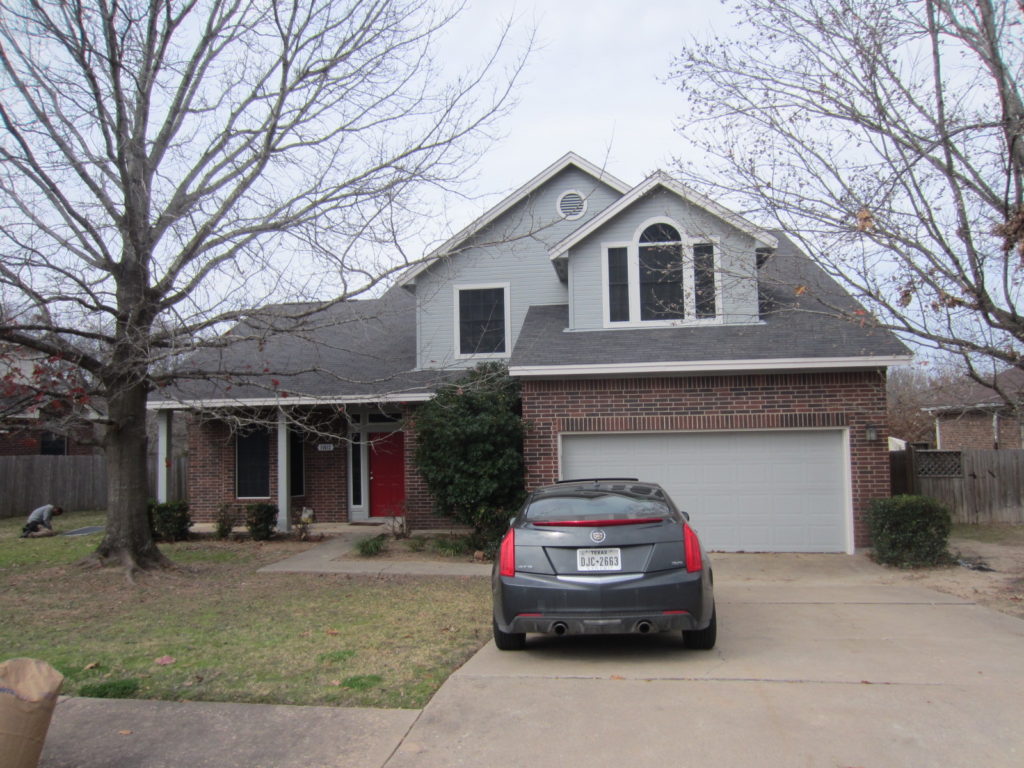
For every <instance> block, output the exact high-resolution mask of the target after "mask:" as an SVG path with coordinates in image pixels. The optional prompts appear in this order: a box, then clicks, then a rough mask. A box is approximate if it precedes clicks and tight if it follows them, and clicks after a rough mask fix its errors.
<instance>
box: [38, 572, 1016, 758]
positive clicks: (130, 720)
mask: <svg viewBox="0 0 1024 768" xmlns="http://www.w3.org/2000/svg"><path fill="white" fill-rule="evenodd" d="M335 560H336V558H335ZM714 560H715V568H716V594H717V600H718V610H719V621H720V624H719V643H718V646H717V647H716V648H715V650H713V651H711V652H707V653H703V652H693V651H683V650H681V649H680V647H679V643H678V642H677V640H676V638H672V637H663V636H646V637H627V638H614V637H594V638H546V637H539V636H531V637H530V638H529V642H528V647H527V650H526V651H524V652H520V653H502V652H500V651H498V650H497V649H495V647H494V645H493V643H488V644H487V645H486V646H484V648H483V649H481V650H480V652H479V653H477V654H476V655H475V656H474V657H473V658H472V659H471V660H470V661H469V662H467V663H466V664H465V665H464V666H463V667H462V668H461V669H459V670H457V671H456V672H455V673H454V674H453V675H452V676H451V677H450V678H449V680H448V681H447V682H446V683H445V684H444V685H443V686H442V687H441V689H440V690H439V691H438V693H437V694H436V695H435V696H434V698H433V699H432V700H431V701H430V703H429V704H428V705H427V706H426V707H425V708H424V709H423V710H422V711H408V710H405V711H393V710H392V711H379V710H353V709H330V708H322V707H276V706H275V707H270V706H247V705H235V704H192V703H188V704H177V703H173V702H141V701H103V700H90V699H71V700H68V701H66V702H63V703H62V704H60V705H59V706H58V708H57V713H56V715H55V718H54V723H53V725H52V726H51V731H50V737H49V738H48V740H47V744H46V749H45V751H44V756H43V761H42V763H41V765H42V766H43V767H44V768H58V767H59V768H65V767H66V768H71V766H74V767H75V768H101V767H102V768H107V767H108V766H110V767H113V766H118V767H119V768H136V767H138V768H143V767H146V768H149V767H152V768H163V767H165V766H166V767H167V768H170V767H171V766H183V767H184V766H188V767H189V768H202V767H204V766H235V765H238V766H242V765H244V766H248V767H249V768H261V767H263V766H266V768H292V766H295V768H299V766H305V767H311V768H315V767H317V766H324V767H326V766H350V765H358V766H362V767H364V768H435V767H436V768H441V767H444V768H450V767H457V766H473V767H474V768H478V767H479V766H484V765H486V766H489V767H490V768H494V767H498V768H501V767H502V766H509V768H512V767H513V766H514V767H516V768H518V767H519V766H525V765H530V766H564V765H566V764H580V765H585V766H587V768H595V767H596V768H601V767H603V766H608V767H609V768H613V767H614V768H624V767H626V766H633V765H637V764H647V763H651V764H672V765H680V766H706V765H712V766H716V767H726V768H728V767H730V766H744V767H746V766H786V767H787V768H788V767H790V766H807V767H808V768H819V767H820V766H838V767H851V766H864V767H865V768H868V767H871V768H883V767H886V768H887V767H889V766H901V767H903V766H935V765H942V766H944V768H956V767H957V766H965V767H966V766H971V768H974V767H975V766H979V765H983V766H986V768H999V767H1000V766H1007V768H1009V767H1010V766H1014V767H1016V766H1020V765H1024V729H1021V727H1020V713H1021V712H1024V621H1020V620H1017V619H1014V618H1011V617H1008V616H1004V615H1002V614H999V613H995V612H993V611H990V610H988V609H985V608H981V607H979V606H977V605H974V604H972V603H970V602H969V601H964V600H960V599H958V598H953V597H950V596H947V595H943V594H940V593H937V592H933V591H930V590H926V589H921V588H918V587H909V586H902V585H890V584H886V583H885V581H886V580H887V574H886V572H885V571H884V570H883V569H880V568H878V567H876V566H875V565H873V564H872V563H871V562H870V561H868V560H867V559H866V558H864V557H863V556H855V557H849V556H846V555H724V556H723V555H718V556H716V557H715V558H714ZM123 730H129V731H131V733H130V734H121V733H120V731H123Z"/></svg>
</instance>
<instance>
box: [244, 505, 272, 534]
mask: <svg viewBox="0 0 1024 768" xmlns="http://www.w3.org/2000/svg"><path fill="white" fill-rule="evenodd" d="M245 527H246V528H248V529H249V535H250V536H251V537H252V540H253V541H269V540H270V538H271V537H272V536H273V535H274V532H275V531H276V530H277V505H276V504H267V503H266V502H261V503H259V504H247V505H246V507H245Z"/></svg>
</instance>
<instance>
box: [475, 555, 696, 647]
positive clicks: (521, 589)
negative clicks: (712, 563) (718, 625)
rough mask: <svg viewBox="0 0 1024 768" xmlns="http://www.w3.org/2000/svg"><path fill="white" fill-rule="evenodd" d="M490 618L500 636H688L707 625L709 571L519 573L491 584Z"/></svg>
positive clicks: (501, 577)
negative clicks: (589, 575)
mask: <svg viewBox="0 0 1024 768" xmlns="http://www.w3.org/2000/svg"><path fill="white" fill-rule="evenodd" d="M493 586H494V619H495V622H496V623H497V624H498V626H499V628H500V629H501V630H502V631H504V632H516V633H518V632H540V633H550V634H559V635H561V634H629V633H634V632H636V633H646V632H666V631H672V630H682V631H692V630H697V629H703V628H704V627H706V626H707V625H708V623H709V622H710V621H711V612H712V609H713V607H714V597H713V594H712V586H711V577H710V573H709V572H708V571H706V570H705V571H701V572H697V573H688V572H686V571H685V570H673V571H663V572H658V573H653V574H637V575H636V576H635V577H633V578H621V577H619V578H615V577H612V578H609V579H608V580H605V581H603V580H601V579H581V578H580V577H571V576H570V577H564V576H563V577H561V578H560V577H558V576H552V575H541V574H529V573H526V574H524V573H517V574H516V575H515V576H498V577H496V579H495V582H494V585H493Z"/></svg>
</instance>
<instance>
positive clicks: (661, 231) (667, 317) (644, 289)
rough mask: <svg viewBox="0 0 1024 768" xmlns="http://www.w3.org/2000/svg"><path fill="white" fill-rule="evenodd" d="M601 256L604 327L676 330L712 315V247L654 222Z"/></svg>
mask: <svg viewBox="0 0 1024 768" xmlns="http://www.w3.org/2000/svg"><path fill="white" fill-rule="evenodd" d="M603 255H604V260H605V261H604V264H603V265H602V271H603V274H604V281H605V305H606V311H605V323H606V324H609V325H611V324H620V323H621V324H630V325H640V324H662V325H676V324H678V323H680V322H688V321H691V320H709V319H713V318H715V317H716V316H717V315H718V288H717V282H716V266H715V257H716V254H715V246H714V244H712V243H701V242H694V241H693V240H692V239H688V238H686V237H684V236H682V235H681V234H680V231H679V229H678V228H677V227H676V226H675V225H674V224H672V223H669V222H664V221H656V222H654V223H651V224H649V225H646V226H644V227H643V228H641V229H640V230H639V232H638V234H637V237H636V240H635V241H633V242H631V243H615V244H606V245H605V247H604V254H603Z"/></svg>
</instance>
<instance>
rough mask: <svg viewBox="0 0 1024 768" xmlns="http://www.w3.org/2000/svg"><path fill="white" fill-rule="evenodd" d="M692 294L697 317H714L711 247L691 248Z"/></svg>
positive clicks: (713, 251)
mask: <svg viewBox="0 0 1024 768" xmlns="http://www.w3.org/2000/svg"><path fill="white" fill-rule="evenodd" d="M693 292H694V298H695V299H696V309H697V317H714V316H715V314H716V312H715V249H714V246H712V245H695V246H694V247H693Z"/></svg>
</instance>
